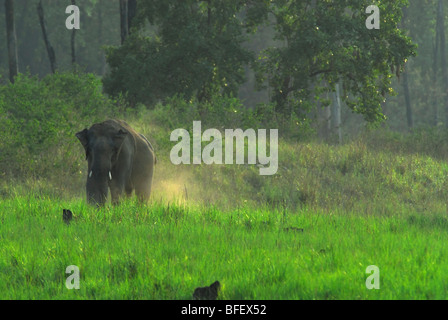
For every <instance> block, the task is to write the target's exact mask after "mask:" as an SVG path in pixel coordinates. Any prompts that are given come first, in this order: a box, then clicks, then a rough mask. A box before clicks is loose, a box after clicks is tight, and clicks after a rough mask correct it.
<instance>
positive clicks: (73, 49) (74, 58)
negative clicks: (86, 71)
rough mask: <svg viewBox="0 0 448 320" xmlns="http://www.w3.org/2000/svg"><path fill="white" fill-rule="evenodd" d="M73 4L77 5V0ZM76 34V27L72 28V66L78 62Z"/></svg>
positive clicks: (73, 0)
mask: <svg viewBox="0 0 448 320" xmlns="http://www.w3.org/2000/svg"><path fill="white" fill-rule="evenodd" d="M72 5H76V3H75V0H72ZM75 36H76V29H75V28H73V29H72V38H71V48H72V66H73V67H74V66H75V63H76V55H75Z"/></svg>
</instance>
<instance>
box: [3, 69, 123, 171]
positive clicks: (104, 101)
mask: <svg viewBox="0 0 448 320" xmlns="http://www.w3.org/2000/svg"><path fill="white" fill-rule="evenodd" d="M115 108H116V107H115V104H114V103H113V102H112V101H111V100H109V99H108V98H106V97H105V96H104V95H103V94H102V92H101V81H100V80H98V79H97V78H96V77H95V76H94V75H92V74H74V73H57V74H54V75H48V76H46V77H45V78H43V79H42V80H39V79H38V78H37V77H36V76H30V75H23V74H20V75H19V76H18V77H17V78H16V80H15V83H14V84H11V83H10V84H7V85H5V86H1V87H0V112H1V113H0V127H1V128H2V131H1V133H0V174H5V173H7V174H12V175H14V176H20V175H22V174H27V175H29V174H31V173H33V174H34V175H40V174H44V173H45V172H46V169H48V168H47V167H46V166H47V165H49V164H52V165H56V166H57V165H61V163H63V162H65V161H66V160H67V158H66V156H70V146H71V145H73V144H74V143H75V142H76V139H74V138H73V137H74V133H75V132H77V130H80V129H82V128H83V126H87V125H88V124H91V123H92V121H97V120H102V119H104V117H105V116H107V115H111V114H113V112H114V110H115ZM56 151H58V152H60V153H61V151H62V153H61V154H59V155H58V154H57V153H56ZM58 156H60V158H59V159H58ZM46 160H51V161H50V163H48V161H46Z"/></svg>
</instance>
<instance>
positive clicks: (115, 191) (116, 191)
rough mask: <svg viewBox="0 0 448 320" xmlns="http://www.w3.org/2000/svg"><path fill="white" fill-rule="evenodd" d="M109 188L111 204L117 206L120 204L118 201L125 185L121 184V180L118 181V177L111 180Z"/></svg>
mask: <svg viewBox="0 0 448 320" xmlns="http://www.w3.org/2000/svg"><path fill="white" fill-rule="evenodd" d="M109 186H110V195H111V198H112V199H111V201H112V204H113V205H117V204H119V203H120V199H121V197H122V196H123V193H124V191H125V184H124V183H123V179H120V177H117V178H115V179H112V181H111V182H110V184H109Z"/></svg>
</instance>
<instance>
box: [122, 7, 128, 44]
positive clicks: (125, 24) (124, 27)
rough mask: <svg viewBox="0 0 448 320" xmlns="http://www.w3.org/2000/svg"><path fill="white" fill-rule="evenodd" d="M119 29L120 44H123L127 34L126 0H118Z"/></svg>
mask: <svg viewBox="0 0 448 320" xmlns="http://www.w3.org/2000/svg"><path fill="white" fill-rule="evenodd" d="M120 31H121V44H123V43H124V41H125V40H126V38H127V36H128V1H127V0H120Z"/></svg>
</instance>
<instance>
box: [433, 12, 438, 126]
mask: <svg viewBox="0 0 448 320" xmlns="http://www.w3.org/2000/svg"><path fill="white" fill-rule="evenodd" d="M439 23H440V21H439V12H438V10H437V19H436V39H435V40H436V42H435V45H434V57H433V65H432V69H433V76H432V91H433V92H432V96H433V101H432V103H433V108H434V126H435V127H437V126H438V125H439V105H438V104H439V101H438V100H439V99H438V97H437V75H438V72H437V71H438V69H437V60H438V53H439V38H440V35H439Z"/></svg>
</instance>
